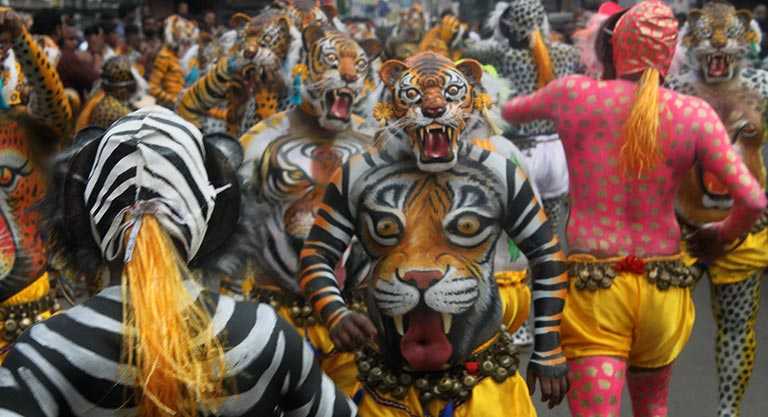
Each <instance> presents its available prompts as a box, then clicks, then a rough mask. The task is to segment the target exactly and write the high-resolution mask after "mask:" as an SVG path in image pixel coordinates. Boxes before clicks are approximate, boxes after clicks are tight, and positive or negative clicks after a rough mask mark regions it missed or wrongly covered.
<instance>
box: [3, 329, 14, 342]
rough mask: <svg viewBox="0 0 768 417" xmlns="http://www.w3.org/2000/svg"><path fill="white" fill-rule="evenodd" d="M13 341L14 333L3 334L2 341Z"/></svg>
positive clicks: (6, 332)
mask: <svg viewBox="0 0 768 417" xmlns="http://www.w3.org/2000/svg"><path fill="white" fill-rule="evenodd" d="M14 339H16V332H9V331H5V332H3V340H5V341H6V342H13V341H14Z"/></svg>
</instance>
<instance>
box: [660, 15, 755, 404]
mask: <svg viewBox="0 0 768 417" xmlns="http://www.w3.org/2000/svg"><path fill="white" fill-rule="evenodd" d="M751 20H752V14H751V13H750V12H749V11H747V10H736V9H735V8H734V7H733V6H731V5H730V4H727V3H715V2H712V3H708V4H706V5H705V6H704V7H703V8H702V9H695V10H691V12H690V13H689V15H688V30H687V32H686V33H685V34H684V38H683V45H684V46H685V47H686V49H687V57H688V64H689V67H690V68H691V69H690V71H689V72H687V73H683V74H676V76H675V77H673V78H671V79H669V80H668V81H667V82H668V85H669V86H670V87H671V88H673V89H675V90H678V91H680V92H682V93H685V94H690V95H695V96H697V97H701V98H703V99H704V100H705V101H707V102H708V103H709V104H710V105H711V106H712V107H713V108H714V109H715V111H716V112H717V113H718V115H719V116H720V119H721V120H722V121H723V122H724V123H725V126H726V128H727V130H728V133H729V136H730V140H731V142H732V143H733V145H734V147H736V149H737V151H738V152H739V154H740V155H741V157H742V158H744V161H745V162H746V164H747V167H748V168H749V170H750V172H751V173H752V175H754V176H755V177H756V178H757V179H758V180H759V182H760V184H761V185H762V186H763V187H765V169H764V163H763V159H762V153H761V148H762V144H763V140H764V136H763V132H764V128H765V125H764V120H765V117H766V115H768V112H766V109H765V103H768V71H764V70H760V69H754V68H751V66H750V65H749V62H748V60H747V57H748V54H749V51H750V49H751V48H752V45H753V44H754V43H755V42H756V41H757V39H758V34H757V33H756V32H755V30H754V29H753V28H752V27H751V26H750V22H751ZM722 163H723V164H724V165H730V164H731V161H727V160H724V161H722ZM727 191H728V190H727V189H726V188H724V187H723V186H722V185H721V184H720V183H718V182H717V181H716V180H715V179H714V178H713V177H712V175H711V174H710V173H708V172H707V171H706V170H704V169H703V168H702V167H701V166H700V165H697V166H696V167H695V168H694V169H693V170H692V171H691V173H690V175H689V177H688V180H687V181H686V182H685V183H684V185H683V187H682V188H681V189H680V194H679V195H678V214H679V216H680V217H681V219H682V222H683V223H685V224H688V225H690V226H693V227H698V226H700V225H702V224H704V223H708V222H712V221H720V220H722V219H723V218H724V217H725V216H726V215H727V214H728V211H729V209H730V208H731V206H732V204H733V202H732V198H731V196H730V195H729V194H728V192H727ZM766 226H768V221H766V219H761V221H759V222H758V223H757V224H756V225H755V227H754V228H753V229H752V230H751V231H750V233H749V234H748V235H747V236H745V237H744V240H743V242H741V243H740V244H739V245H737V246H736V247H734V248H732V249H731V250H729V251H728V253H727V254H725V255H724V256H723V257H721V258H720V259H717V260H716V261H714V263H712V264H711V265H709V267H708V268H707V269H708V272H709V278H710V281H711V283H712V289H711V290H712V293H713V297H712V308H713V310H714V315H715V320H716V322H717V336H716V338H715V347H716V348H715V362H716V364H717V373H718V379H719V390H718V391H719V398H720V400H719V406H718V415H719V416H720V417H738V416H739V415H740V408H741V400H742V398H743V397H744V393H745V391H746V388H747V385H748V384H749V380H750V377H751V375H752V368H753V366H754V361H755V351H756V347H757V346H756V345H757V340H756V338H755V321H756V319H757V312H758V308H759V306H760V282H761V279H762V275H763V273H764V271H765V269H766V267H768V228H767V227H766Z"/></svg>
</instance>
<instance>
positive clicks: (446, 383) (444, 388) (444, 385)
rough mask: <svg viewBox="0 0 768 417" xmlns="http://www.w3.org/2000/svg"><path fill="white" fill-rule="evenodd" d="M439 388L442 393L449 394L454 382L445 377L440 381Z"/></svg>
mask: <svg viewBox="0 0 768 417" xmlns="http://www.w3.org/2000/svg"><path fill="white" fill-rule="evenodd" d="M437 388H438V390H439V391H440V392H448V391H450V390H451V388H453V380H452V379H451V378H448V377H444V378H442V379H441V380H440V383H439V384H438V385H437Z"/></svg>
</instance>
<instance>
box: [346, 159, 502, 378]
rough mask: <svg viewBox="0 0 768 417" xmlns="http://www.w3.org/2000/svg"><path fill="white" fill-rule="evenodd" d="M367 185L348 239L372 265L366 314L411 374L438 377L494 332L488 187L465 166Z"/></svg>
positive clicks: (395, 174) (402, 173) (495, 228)
mask: <svg viewBox="0 0 768 417" xmlns="http://www.w3.org/2000/svg"><path fill="white" fill-rule="evenodd" d="M368 183H369V184H372V185H370V186H368V187H366V189H365V190H364V191H363V192H362V194H361V195H362V199H361V203H360V208H359V210H360V213H359V215H358V219H359V220H358V221H359V222H360V224H359V225H358V227H357V230H359V231H361V232H360V235H361V242H362V244H363V246H364V247H365V248H366V250H367V251H368V252H369V254H370V255H371V257H372V258H373V259H375V260H376V261H375V267H374V268H373V272H372V274H371V277H370V282H369V294H370V299H369V304H372V305H371V306H369V308H370V309H371V310H374V311H378V313H380V317H381V319H380V320H381V325H382V326H383V327H384V329H385V335H384V339H385V343H386V344H387V345H388V347H389V349H390V351H393V352H397V351H399V352H400V353H401V355H402V357H403V359H404V360H405V362H407V364H408V365H409V366H410V367H412V368H413V369H416V370H420V371H434V370H440V369H443V368H444V367H446V366H448V364H450V363H452V361H454V360H461V358H463V357H465V356H466V355H467V354H469V353H470V352H471V351H472V349H473V348H474V347H476V346H477V345H478V344H479V343H482V341H484V338H485V337H488V334H487V332H484V331H483V330H482V329H483V328H486V327H487V328H488V329H492V330H495V329H496V328H497V327H498V326H497V325H496V326H494V320H495V319H494V317H496V316H495V315H496V314H497V313H498V311H500V310H498V309H499V305H498V295H497V294H495V292H496V291H497V289H496V287H495V282H494V280H493V278H492V276H493V254H494V248H495V243H496V241H497V238H498V237H499V234H500V228H499V223H500V222H499V217H500V215H501V211H502V204H501V199H500V198H499V197H498V194H497V193H495V192H494V189H498V188H496V187H498V184H495V183H494V182H493V180H492V179H489V176H483V175H482V173H480V172H478V171H475V170H473V169H469V168H467V167H460V169H457V170H456V171H455V172H451V173H444V174H439V175H430V176H424V174H423V173H421V172H419V170H418V169H416V168H415V167H413V168H411V169H410V170H398V169H396V168H394V169H391V170H384V172H383V173H382V174H380V175H377V178H373V177H372V178H371V181H370V182H368ZM497 324H498V323H497ZM492 330H491V333H492Z"/></svg>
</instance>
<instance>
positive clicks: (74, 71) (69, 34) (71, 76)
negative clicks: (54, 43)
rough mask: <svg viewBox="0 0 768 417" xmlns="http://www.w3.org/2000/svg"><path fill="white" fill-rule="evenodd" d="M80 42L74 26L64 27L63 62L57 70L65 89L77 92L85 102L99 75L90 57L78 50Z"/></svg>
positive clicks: (61, 61)
mask: <svg viewBox="0 0 768 417" xmlns="http://www.w3.org/2000/svg"><path fill="white" fill-rule="evenodd" d="M79 41H80V40H79V38H78V34H77V29H75V27H74V26H63V27H62V42H61V60H60V61H59V65H58V66H57V67H56V69H57V70H58V71H59V77H60V78H61V83H62V84H64V87H65V88H71V89H73V90H75V91H76V92H77V93H78V95H79V96H80V98H81V100H83V99H85V97H86V96H87V95H88V93H89V92H90V91H91V88H92V87H93V84H94V83H95V82H96V80H98V79H99V74H98V72H97V71H96V69H95V68H94V66H93V62H92V60H91V57H90V55H89V54H88V53H87V52H85V51H80V50H78V49H77V44H78V42H79Z"/></svg>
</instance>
